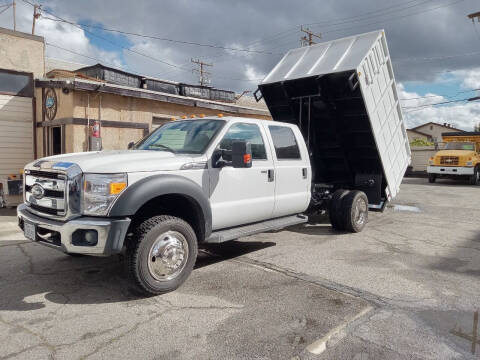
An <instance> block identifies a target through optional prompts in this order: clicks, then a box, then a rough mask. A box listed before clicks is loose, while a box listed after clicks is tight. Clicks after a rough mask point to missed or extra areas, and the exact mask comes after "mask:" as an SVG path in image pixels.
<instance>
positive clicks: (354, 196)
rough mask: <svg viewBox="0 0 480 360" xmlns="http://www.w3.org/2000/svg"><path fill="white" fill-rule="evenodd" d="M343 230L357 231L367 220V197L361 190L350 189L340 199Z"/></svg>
mask: <svg viewBox="0 0 480 360" xmlns="http://www.w3.org/2000/svg"><path fill="white" fill-rule="evenodd" d="M342 214H343V222H344V224H345V230H347V231H349V232H353V233H358V232H360V231H362V230H363V229H364V228H365V225H367V222H368V198H367V195H365V193H364V192H363V191H358V190H353V191H350V192H349V193H348V194H347V195H346V196H345V197H344V198H343V201H342Z"/></svg>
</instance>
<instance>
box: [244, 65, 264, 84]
mask: <svg viewBox="0 0 480 360" xmlns="http://www.w3.org/2000/svg"><path fill="white" fill-rule="evenodd" d="M245 76H246V77H247V79H248V80H250V81H252V82H254V83H259V82H260V81H261V80H262V79H263V78H264V77H265V74H264V73H259V72H258V71H257V70H256V69H255V67H253V66H252V65H245Z"/></svg>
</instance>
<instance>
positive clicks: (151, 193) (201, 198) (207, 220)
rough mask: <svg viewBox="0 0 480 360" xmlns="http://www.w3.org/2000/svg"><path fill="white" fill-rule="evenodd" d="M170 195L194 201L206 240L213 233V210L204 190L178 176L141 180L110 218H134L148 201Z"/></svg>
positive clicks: (123, 197) (114, 209) (120, 201)
mask: <svg viewBox="0 0 480 360" xmlns="http://www.w3.org/2000/svg"><path fill="white" fill-rule="evenodd" d="M168 194H176V195H182V196H185V197H187V198H189V200H190V201H193V202H194V204H196V205H197V206H198V208H199V209H201V214H200V215H201V218H202V219H201V220H202V223H204V224H205V229H204V230H205V238H208V237H209V236H210V234H211V233H212V208H211V207H210V201H209V200H208V198H207V196H206V195H205V194H204V192H203V190H202V188H201V187H200V186H199V185H198V184H196V183H195V182H193V181H192V180H190V179H187V178H185V177H182V176H178V175H169V174H161V175H152V176H149V177H146V178H144V179H141V180H139V181H137V182H135V183H134V184H132V185H131V186H128V187H127V188H126V189H125V191H124V192H123V193H122V194H121V195H120V196H119V198H118V199H117V200H116V201H115V203H114V204H113V206H112V208H111V209H110V212H109V216H111V217H125V216H132V215H135V213H136V212H137V211H138V210H139V209H140V208H141V207H142V206H143V205H144V204H146V203H147V202H148V201H150V200H152V199H154V198H156V197H158V196H161V195H168Z"/></svg>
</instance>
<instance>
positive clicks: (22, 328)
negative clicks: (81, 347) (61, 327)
mask: <svg viewBox="0 0 480 360" xmlns="http://www.w3.org/2000/svg"><path fill="white" fill-rule="evenodd" d="M0 322H1V323H3V324H5V325H7V326H10V327H13V328H14V329H16V330H19V331H21V332H25V333H27V334H30V335H32V336H34V337H37V338H38V339H40V341H41V342H40V343H39V344H36V345H35V346H39V345H42V346H44V347H46V348H47V349H48V350H50V351H51V353H52V354H53V355H55V353H56V349H55V346H54V345H52V344H50V343H49V342H48V340H47V339H46V338H45V337H44V336H43V335H42V334H39V333H37V332H35V331H33V330H30V329H29V328H27V327H25V326H22V325H20V324H18V323H11V322H9V321H6V320H5V319H3V317H2V316H0Z"/></svg>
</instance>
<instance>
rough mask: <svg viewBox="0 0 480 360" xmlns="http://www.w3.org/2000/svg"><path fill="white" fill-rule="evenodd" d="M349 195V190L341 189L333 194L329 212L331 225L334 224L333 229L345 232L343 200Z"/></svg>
mask: <svg viewBox="0 0 480 360" xmlns="http://www.w3.org/2000/svg"><path fill="white" fill-rule="evenodd" d="M348 193H349V191H348V190H344V189H339V190H337V191H335V192H334V193H333V196H332V199H331V200H330V209H329V211H328V216H329V218H330V224H332V228H334V229H335V230H338V231H345V223H344V222H343V216H342V200H343V198H344V197H345V195H347V194H348Z"/></svg>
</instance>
